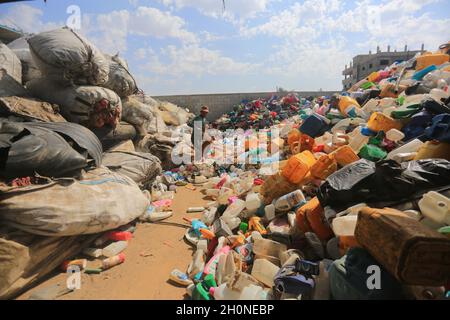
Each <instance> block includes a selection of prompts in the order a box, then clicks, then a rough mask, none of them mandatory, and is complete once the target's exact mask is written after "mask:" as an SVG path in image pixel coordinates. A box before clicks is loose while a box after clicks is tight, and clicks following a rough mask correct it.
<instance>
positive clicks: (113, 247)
mask: <svg viewBox="0 0 450 320" xmlns="http://www.w3.org/2000/svg"><path fill="white" fill-rule="evenodd" d="M127 246H128V242H127V241H117V242H113V243H111V244H110V245H108V246H106V247H105V248H103V255H104V256H105V257H113V256H115V255H117V254H119V253H120V252H122V251H123V250H125V248H126V247H127Z"/></svg>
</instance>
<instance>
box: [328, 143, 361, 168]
mask: <svg viewBox="0 0 450 320" xmlns="http://www.w3.org/2000/svg"><path fill="white" fill-rule="evenodd" d="M332 156H333V158H334V159H335V160H336V162H337V163H338V164H339V165H340V166H341V167H343V166H346V165H348V164H350V163H352V162H355V161H358V160H359V157H358V155H357V154H356V153H355V151H353V149H352V148H351V147H350V146H348V145H345V146H342V147H339V148H338V149H337V150H335V151H333V153H332Z"/></svg>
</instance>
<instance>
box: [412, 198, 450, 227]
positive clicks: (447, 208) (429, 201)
mask: <svg viewBox="0 0 450 320" xmlns="http://www.w3.org/2000/svg"><path fill="white" fill-rule="evenodd" d="M419 208H420V211H421V212H422V214H423V215H424V216H425V217H427V218H429V219H431V220H433V221H434V222H436V223H439V224H443V225H445V224H447V225H450V199H449V198H447V197H446V196H444V195H443V194H440V193H438V192H436V191H430V192H428V193H426V194H424V195H423V197H422V199H421V200H420V201H419Z"/></svg>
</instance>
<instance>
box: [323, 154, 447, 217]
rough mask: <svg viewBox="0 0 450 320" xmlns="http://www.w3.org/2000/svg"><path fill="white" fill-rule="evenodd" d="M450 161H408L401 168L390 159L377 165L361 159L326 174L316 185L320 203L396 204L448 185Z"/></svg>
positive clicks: (338, 204)
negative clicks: (385, 202)
mask: <svg viewBox="0 0 450 320" xmlns="http://www.w3.org/2000/svg"><path fill="white" fill-rule="evenodd" d="M449 181H450V162H449V161H447V160H444V159H425V160H418V161H409V162H406V163H402V164H401V165H400V164H398V163H396V162H395V161H392V160H386V161H381V162H378V163H377V164H375V163H373V162H371V161H368V160H365V159H361V160H359V161H356V162H354V163H352V164H350V165H347V166H345V167H344V168H342V169H341V170H339V171H337V172H335V173H333V174H332V175H330V176H329V177H328V178H327V179H326V181H325V182H324V183H323V184H322V185H321V186H320V188H319V190H318V193H317V197H318V198H319V201H320V204H321V205H322V206H323V207H325V206H331V207H333V208H344V209H345V208H347V207H349V206H351V205H354V204H357V203H359V202H366V203H367V204H371V203H376V202H382V201H396V200H400V199H403V198H406V197H410V196H412V195H413V194H414V193H417V192H422V191H423V190H426V189H432V188H436V187H441V186H445V185H447V184H449Z"/></svg>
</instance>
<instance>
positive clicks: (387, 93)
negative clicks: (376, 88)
mask: <svg viewBox="0 0 450 320" xmlns="http://www.w3.org/2000/svg"><path fill="white" fill-rule="evenodd" d="M405 89H406V86H403V85H399V86H398V88H396V87H395V84H393V83H387V84H385V85H383V86H382V88H381V92H380V98H398V95H399V94H400V93H402V92H403V91H405Z"/></svg>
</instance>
